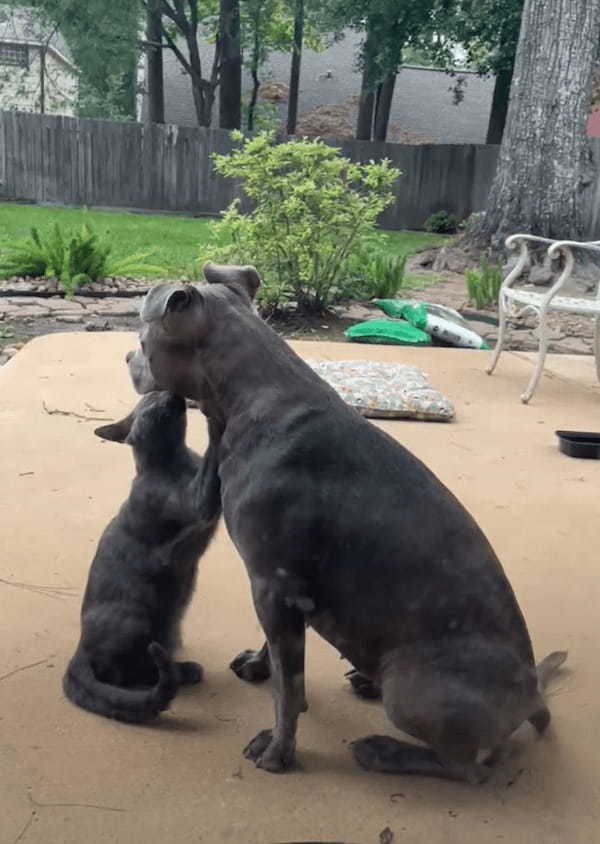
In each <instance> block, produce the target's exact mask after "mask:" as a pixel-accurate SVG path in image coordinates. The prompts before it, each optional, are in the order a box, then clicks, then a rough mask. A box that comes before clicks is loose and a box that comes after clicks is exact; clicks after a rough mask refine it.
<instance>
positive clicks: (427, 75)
mask: <svg viewBox="0 0 600 844" xmlns="http://www.w3.org/2000/svg"><path fill="white" fill-rule="evenodd" d="M361 39H362V36H361V35H360V33H356V32H353V31H348V32H346V33H345V37H344V38H343V39H342V40H341V41H337V42H336V43H334V44H332V45H331V46H330V47H329V48H328V49H327V50H324V51H323V52H321V53H315V52H314V51H313V50H305V51H304V53H303V57H302V71H301V77H300V98H299V115H300V116H302V114H304V113H305V112H307V111H309V110H311V109H313V108H315V107H316V106H319V105H339V104H341V103H343V102H345V101H347V100H349V99H350V98H351V97H353V96H356V95H357V94H358V93H359V90H360V72H359V71H358V69H357V66H356V57H357V54H358V51H359V48H360V44H361ZM200 52H201V56H202V61H203V65H204V68H205V70H204V72H205V74H206V75H208V73H209V68H210V65H211V62H212V56H213V47H212V45H210V44H207V43H206V42H201V44H200ZM289 73H290V56H289V54H283V53H273V54H272V55H271V56H270V58H269V60H268V62H267V63H266V64H265V66H264V68H263V71H262V80H263V81H266V80H273V81H276V82H285V83H286V84H287V83H288V82H289ZM461 75H463V76H464V77H465V79H466V85H465V89H464V93H465V96H464V99H463V101H462V102H461V103H460V104H459V105H454V103H453V96H452V93H451V91H450V90H449V89H450V88H451V87H452V85H453V83H454V80H453V79H452V78H451V77H450V76H448V75H447V74H445V73H442V72H441V71H438V70H431V69H429V68H421V67H404V68H403V69H402V70H401V71H400V73H399V75H398V79H397V82H396V91H395V96H394V101H393V105H392V110H391V115H390V122H391V123H396V124H399V126H400V127H401V128H402V129H404V130H409V131H411V132H413V133H415V134H418V135H421V136H423V137H426V138H428V139H430V140H432V141H434V142H436V143H445V144H461V143H468V144H481V143H485V138H486V132H487V124H488V119H489V113H490V108H491V102H492V94H493V88H494V80H493V78H492V77H488V78H482V77H480V76H478V75H477V74H474V73H468V72H462V71H461ZM164 79H165V119H166V122H167V123H174V124H178V125H180V126H194V125H196V119H195V113H194V104H193V100H192V89H191V83H190V79H189V76H188V75H187V74H186V73H184V72H183V70H182V68H181V65H180V64H179V62H178V61H177V59H176V58H175V56H174V54H173V53H172V51H171V50H165V55H164ZM250 85H251V83H250V79H249V77H248V74H247V73H245V74H244V80H243V87H244V91H245V92H246V93H247V92H248V91H249V90H250ZM280 111H281V115H282V117H283V115H284V114H285V105H283V106H280ZM142 116H143V117H145V107H144V108H143V111H142Z"/></svg>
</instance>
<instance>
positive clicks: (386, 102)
mask: <svg viewBox="0 0 600 844" xmlns="http://www.w3.org/2000/svg"><path fill="white" fill-rule="evenodd" d="M397 75H398V74H397V71H395V70H394V71H393V72H392V73H388V75H387V76H386V77H385V79H384V80H383V82H382V83H381V85H380V86H379V88H378V89H377V104H376V106H375V128H374V132H373V138H374V140H376V141H385V139H386V137H387V131H388V126H389V122H390V111H391V108H392V101H393V99H394V87H395V85H396V76H397Z"/></svg>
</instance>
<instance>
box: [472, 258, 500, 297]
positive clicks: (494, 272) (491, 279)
mask: <svg viewBox="0 0 600 844" xmlns="http://www.w3.org/2000/svg"><path fill="white" fill-rule="evenodd" d="M465 277H466V280H467V291H468V293H469V300H470V301H471V302H472V304H474V305H475V307H476V308H485V307H486V306H487V305H491V304H492V303H493V302H496V301H497V300H498V294H499V293H500V288H501V286H502V267H501V265H500V264H495V265H494V264H490V262H489V261H488V260H487V258H485V257H484V258H482V259H481V262H480V265H479V269H478V270H467V272H466V273H465Z"/></svg>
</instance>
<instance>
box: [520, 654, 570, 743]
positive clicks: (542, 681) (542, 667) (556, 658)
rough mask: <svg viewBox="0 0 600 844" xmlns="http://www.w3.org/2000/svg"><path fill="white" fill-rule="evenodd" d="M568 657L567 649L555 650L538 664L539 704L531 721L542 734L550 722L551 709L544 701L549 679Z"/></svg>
mask: <svg viewBox="0 0 600 844" xmlns="http://www.w3.org/2000/svg"><path fill="white" fill-rule="evenodd" d="M566 659H567V651H553V652H552V653H551V654H548V656H547V657H545V658H544V659H543V660H542V661H541V662H540V663H539V665H536V671H537V680H538V695H537V696H538V705H537V708H536V711H535V712H534V714H533V715H532V716H531V717H530V718H529V721H530V723H531V724H533V726H534V727H535V728H536V730H537V731H538V733H540V735H541V734H542V733H543V732H544V731H545V730H546V728H547V727H548V724H549V723H550V710H549V709H548V707H547V706H546V704H545V703H544V694H545V691H546V687H547V686H548V683H549V681H550V680H551V679H552V677H554V675H555V674H556V673H557V671H558V670H559V668H560V667H561V666H562V665H563V663H564V662H565V661H566Z"/></svg>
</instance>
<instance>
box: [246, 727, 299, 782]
mask: <svg viewBox="0 0 600 844" xmlns="http://www.w3.org/2000/svg"><path fill="white" fill-rule="evenodd" d="M244 756H245V757H246V759H250V760H252V761H253V762H254V764H255V765H256V767H257V768H262V769H263V770H264V771H269V773H271V774H282V773H283V772H284V771H287V769H288V768H289V767H290V766H291V765H292V763H293V761H294V747H293V746H292V747H291V748H289V749H286V750H283V749H282V748H281V747H278V746H277V745H276V744H275V742H274V741H273V730H261V731H260V733H258V735H257V736H255V737H254V738H253V739H252V741H251V742H250V744H248V745H246V747H245V748H244Z"/></svg>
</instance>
